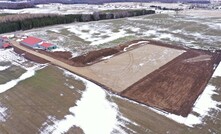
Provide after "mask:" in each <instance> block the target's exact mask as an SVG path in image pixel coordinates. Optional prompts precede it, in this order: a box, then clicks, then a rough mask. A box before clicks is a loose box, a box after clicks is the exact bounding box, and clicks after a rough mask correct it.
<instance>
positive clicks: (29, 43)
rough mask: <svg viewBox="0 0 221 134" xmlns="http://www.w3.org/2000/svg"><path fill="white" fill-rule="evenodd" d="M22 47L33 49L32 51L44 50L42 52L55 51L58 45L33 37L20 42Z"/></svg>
mask: <svg viewBox="0 0 221 134" xmlns="http://www.w3.org/2000/svg"><path fill="white" fill-rule="evenodd" d="M20 45H23V46H26V47H29V48H32V49H42V50H53V49H55V48H56V45H53V44H51V43H46V42H44V41H43V40H41V39H39V38H35V37H32V36H29V37H27V38H26V39H24V40H22V41H21V42H20Z"/></svg>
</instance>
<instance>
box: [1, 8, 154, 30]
mask: <svg viewBox="0 0 221 134" xmlns="http://www.w3.org/2000/svg"><path fill="white" fill-rule="evenodd" d="M154 13H155V11H153V10H144V9H143V10H121V11H108V12H104V11H102V12H94V13H93V14H70V15H33V16H32V17H30V15H28V17H23V18H22V17H18V19H13V20H10V19H8V20H7V19H6V20H5V21H1V22H0V33H7V32H14V31H19V30H28V29H32V28H38V27H45V26H51V25H57V24H68V23H72V22H87V21H98V20H106V19H117V18H124V17H132V16H140V15H146V14H154ZM21 18H22V19H21Z"/></svg>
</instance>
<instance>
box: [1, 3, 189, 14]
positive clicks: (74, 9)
mask: <svg viewBox="0 0 221 134" xmlns="http://www.w3.org/2000/svg"><path fill="white" fill-rule="evenodd" d="M151 5H158V6H162V7H167V8H183V9H186V8H187V7H188V6H189V5H182V6H181V4H179V3H178V4H176V3H174V4H166V3H134V2H131V3H129V2H128V3H107V4H102V5H89V4H59V3H52V4H40V5H37V6H36V7H35V8H26V9H18V10H12V9H3V10H0V14H1V13H13V14H17V13H19V14H23V13H32V14H34V13H36V14H39V13H45V14H48V13H51V14H82V13H83V14H88V13H93V12H95V11H102V10H116V9H149V8H150V6H151Z"/></svg>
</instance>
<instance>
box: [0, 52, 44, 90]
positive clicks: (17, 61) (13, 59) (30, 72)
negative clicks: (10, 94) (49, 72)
mask: <svg viewBox="0 0 221 134" xmlns="http://www.w3.org/2000/svg"><path fill="white" fill-rule="evenodd" d="M0 62H10V63H11V64H12V65H16V66H19V67H21V68H23V69H25V70H26V72H25V73H24V74H22V75H21V76H20V77H19V78H17V79H14V80H11V81H9V82H7V83H5V84H0V93H3V92H6V91H7V90H9V89H11V88H13V87H14V86H16V85H17V84H18V83H19V82H21V81H23V80H25V79H28V78H30V77H32V76H34V75H35V72H36V71H37V70H40V69H42V68H44V67H45V66H46V65H40V64H36V63H32V66H31V67H30V66H28V67H27V66H26V64H25V62H28V61H27V60H26V59H25V58H24V57H22V56H20V55H18V54H16V53H15V52H14V50H13V49H7V50H1V49H0ZM9 67H10V66H6V67H0V71H1V70H5V69H7V68H9Z"/></svg>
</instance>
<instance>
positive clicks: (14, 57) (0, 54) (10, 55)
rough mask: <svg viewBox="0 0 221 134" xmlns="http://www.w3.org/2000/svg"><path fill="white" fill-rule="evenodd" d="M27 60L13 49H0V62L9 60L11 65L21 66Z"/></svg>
mask: <svg viewBox="0 0 221 134" xmlns="http://www.w3.org/2000/svg"><path fill="white" fill-rule="evenodd" d="M26 61H27V60H26V59H25V58H24V57H21V56H19V55H18V54H16V53H15V52H14V50H13V49H6V50H3V49H0V62H11V63H12V64H13V65H16V66H21V65H22V64H23V63H24V62H26Z"/></svg>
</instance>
